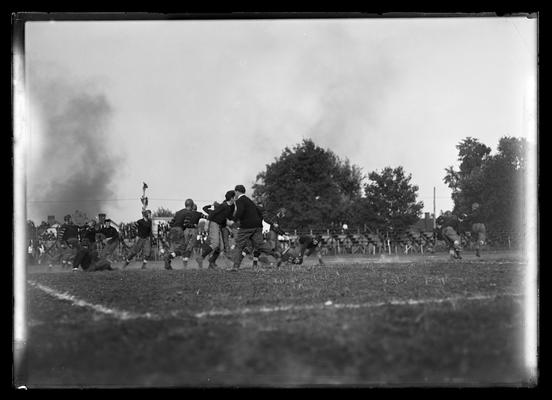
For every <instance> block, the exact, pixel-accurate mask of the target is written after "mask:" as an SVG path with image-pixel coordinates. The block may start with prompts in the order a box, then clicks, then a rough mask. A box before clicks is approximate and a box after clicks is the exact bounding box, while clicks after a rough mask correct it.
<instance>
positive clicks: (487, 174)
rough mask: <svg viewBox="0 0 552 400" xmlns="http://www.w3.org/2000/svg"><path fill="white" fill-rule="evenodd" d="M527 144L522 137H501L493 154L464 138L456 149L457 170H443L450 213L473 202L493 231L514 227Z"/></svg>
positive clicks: (464, 209) (466, 208)
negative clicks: (450, 197) (447, 189)
mask: <svg viewBox="0 0 552 400" xmlns="http://www.w3.org/2000/svg"><path fill="white" fill-rule="evenodd" d="M526 147H527V143H526V141H525V139H523V138H515V137H502V138H501V139H500V140H499V143H498V147H497V153H496V154H490V153H491V149H490V148H489V147H487V146H486V145H484V144H482V143H479V142H478V141H477V139H472V138H466V139H464V140H463V141H462V142H461V143H460V144H459V145H457V146H456V148H457V149H458V150H459V152H458V161H459V162H460V166H459V170H458V171H456V170H454V168H453V167H450V168H448V169H446V170H445V171H446V175H445V177H444V181H445V183H447V184H448V185H449V187H450V188H451V189H452V200H453V201H454V210H453V211H454V212H456V213H460V212H466V213H468V214H469V212H470V210H471V207H472V205H473V204H474V203H478V204H479V206H480V210H479V212H480V214H481V216H482V218H483V219H484V221H485V222H486V224H487V225H488V227H489V228H490V229H493V230H518V229H519V228H520V225H519V224H520V223H521V217H522V216H523V208H522V207H523V205H522V199H523V196H522V194H523V190H524V174H525V168H526Z"/></svg>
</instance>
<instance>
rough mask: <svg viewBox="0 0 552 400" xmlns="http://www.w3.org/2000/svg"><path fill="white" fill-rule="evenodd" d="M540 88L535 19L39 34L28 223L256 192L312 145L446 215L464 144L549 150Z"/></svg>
mask: <svg viewBox="0 0 552 400" xmlns="http://www.w3.org/2000/svg"><path fill="white" fill-rule="evenodd" d="M536 85H537V22H536V20H535V19H527V18H524V17H508V18H504V17H500V18H498V17H495V18H490V17H485V18H481V17H478V18H476V17H470V18H465V17H464V18H396V19H395V18H393V19H391V18H385V19H377V18H374V19H368V18H367V19H292V20H286V19H280V20H278V19H274V20H268V19H262V20H181V21H177V20H170V21H164V20H163V21H78V22H71V21H63V22H62V21H43V22H38V21H37V22H27V23H26V25H25V93H26V120H27V121H28V124H27V125H28V130H27V132H28V133H27V135H28V136H27V141H26V143H27V146H26V148H27V150H26V153H25V154H26V156H25V171H26V205H27V218H28V219H31V220H33V221H36V222H39V221H41V220H45V219H46V216H47V215H55V216H56V218H57V219H58V220H62V218H63V215H65V214H66V213H72V212H73V211H74V210H75V209H79V210H82V211H85V212H86V213H87V214H88V215H90V216H93V215H96V214H97V213H98V212H105V213H107V214H108V216H110V217H111V218H113V219H114V220H115V221H120V222H127V221H131V220H136V219H139V218H140V217H141V215H140V211H141V203H140V200H139V198H140V196H141V195H142V183H143V182H146V183H147V185H148V189H147V192H146V194H147V196H148V197H149V208H150V209H152V210H156V209H157V208H158V207H165V208H169V209H171V210H172V211H177V210H179V209H181V208H183V207H184V201H185V199H187V198H192V199H193V200H194V201H195V202H196V203H197V204H198V205H199V206H200V207H202V206H203V205H206V204H209V203H212V202H213V201H215V200H216V201H219V202H220V201H221V200H222V199H223V197H224V193H225V192H226V191H227V190H229V189H233V188H234V186H235V185H237V184H243V185H245V186H246V188H247V193H246V194H251V193H252V189H251V186H252V184H253V183H254V182H255V179H256V175H257V174H258V173H259V172H261V171H263V170H265V169H266V165H267V164H270V163H272V162H273V161H274V160H275V158H276V157H278V156H280V154H281V153H282V151H283V150H284V148H285V147H289V148H292V147H294V146H295V145H297V144H299V143H301V141H302V140H303V139H305V138H311V139H313V140H314V142H315V143H316V144H317V145H319V146H321V147H323V148H326V149H330V150H331V151H333V152H334V153H335V154H336V155H338V156H339V157H340V158H341V159H342V160H345V159H348V160H349V161H350V162H351V163H352V164H355V165H358V166H359V167H361V168H362V171H363V172H364V174H366V175H368V173H370V172H372V171H381V170H382V169H383V168H385V167H388V166H390V167H397V166H399V165H400V166H403V167H404V169H405V170H406V172H407V173H410V174H411V175H412V181H411V182H412V183H413V184H416V185H418V187H419V192H418V194H419V197H418V199H419V200H421V201H423V202H424V210H423V211H424V212H433V189H434V188H435V191H436V210H437V213H439V211H440V210H448V209H452V207H453V203H452V200H451V198H450V196H451V191H450V189H449V188H448V187H447V186H446V185H445V184H444V183H443V178H444V175H445V168H446V167H448V166H450V165H455V166H457V165H458V162H457V156H458V153H457V149H456V148H455V146H456V145H457V144H458V143H459V142H460V141H461V140H462V139H464V138H466V137H468V136H470V137H474V138H477V139H479V140H480V141H481V142H483V143H485V144H486V145H488V146H490V147H491V148H492V149H493V153H494V152H495V151H496V146H497V144H498V140H499V138H500V137H502V136H515V137H525V138H527V139H528V140H529V141H530V142H532V143H535V142H536V117H535V116H536V106H537V103H536V98H537V97H536V91H537V89H536V87H537V86H536ZM364 183H368V180H367V179H366V180H365V181H364Z"/></svg>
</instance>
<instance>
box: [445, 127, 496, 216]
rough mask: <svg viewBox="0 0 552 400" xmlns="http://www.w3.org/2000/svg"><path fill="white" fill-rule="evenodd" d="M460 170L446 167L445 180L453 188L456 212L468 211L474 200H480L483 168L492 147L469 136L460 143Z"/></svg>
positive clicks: (457, 146)
mask: <svg viewBox="0 0 552 400" xmlns="http://www.w3.org/2000/svg"><path fill="white" fill-rule="evenodd" d="M456 148H457V149H458V161H459V162H460V167H459V170H458V171H456V170H455V169H454V167H453V166H450V167H448V168H446V169H445V171H446V175H445V178H444V179H443V181H444V182H445V183H446V184H447V185H448V186H449V187H450V188H451V189H452V200H453V201H454V204H455V208H454V212H467V211H468V210H469V208H470V207H471V204H472V203H474V202H480V201H481V199H480V198H479V196H478V194H479V193H481V191H482V185H483V182H482V180H481V174H482V168H483V166H484V165H485V162H486V160H487V158H488V156H489V153H490V152H491V148H490V147H488V146H486V145H485V144H483V143H480V142H479V141H478V140H477V139H474V138H471V137H467V138H465V139H463V140H462V141H461V142H460V143H459V144H458V145H456Z"/></svg>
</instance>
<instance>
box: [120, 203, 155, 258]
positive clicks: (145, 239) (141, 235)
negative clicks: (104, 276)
mask: <svg viewBox="0 0 552 400" xmlns="http://www.w3.org/2000/svg"><path fill="white" fill-rule="evenodd" d="M142 217H143V218H142V219H139V220H138V221H136V222H133V223H132V225H133V226H134V227H135V228H136V233H137V238H136V242H135V243H134V246H132V249H131V250H130V253H129V254H128V256H127V257H126V259H125V264H124V266H123V268H126V267H127V265H128V264H130V260H132V258H134V256H136V255H137V254H138V253H140V251H141V252H142V269H145V268H146V264H147V263H148V258H149V257H150V256H151V235H152V222H151V211H150V210H144V211H142Z"/></svg>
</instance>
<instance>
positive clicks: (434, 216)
mask: <svg viewBox="0 0 552 400" xmlns="http://www.w3.org/2000/svg"><path fill="white" fill-rule="evenodd" d="M435 218H437V216H436V214H435V186H433V229H435V228H436V227H437V223H436V222H435Z"/></svg>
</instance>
